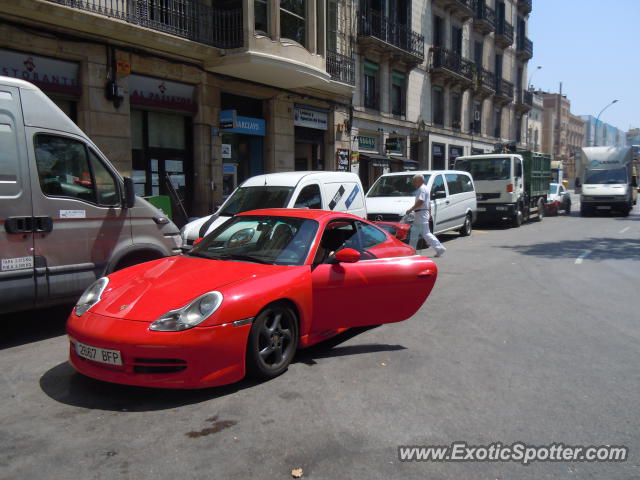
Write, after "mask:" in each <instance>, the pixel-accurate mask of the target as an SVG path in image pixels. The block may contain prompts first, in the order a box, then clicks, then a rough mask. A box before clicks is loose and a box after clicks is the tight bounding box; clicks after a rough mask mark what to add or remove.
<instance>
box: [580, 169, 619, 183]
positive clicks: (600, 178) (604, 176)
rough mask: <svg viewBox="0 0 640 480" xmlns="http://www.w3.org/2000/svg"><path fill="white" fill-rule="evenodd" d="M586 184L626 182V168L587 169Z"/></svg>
mask: <svg viewBox="0 0 640 480" xmlns="http://www.w3.org/2000/svg"><path fill="white" fill-rule="evenodd" d="M584 183H586V184H613V183H627V170H626V169H625V168H611V169H607V170H587V174H586V175H585V181H584Z"/></svg>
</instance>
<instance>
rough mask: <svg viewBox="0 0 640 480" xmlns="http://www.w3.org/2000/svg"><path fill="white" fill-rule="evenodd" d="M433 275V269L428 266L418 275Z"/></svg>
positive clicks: (421, 276)
mask: <svg viewBox="0 0 640 480" xmlns="http://www.w3.org/2000/svg"><path fill="white" fill-rule="evenodd" d="M432 275H433V271H432V270H431V269H429V268H427V269H426V270H423V271H421V272H420V273H418V275H417V276H418V277H420V278H424V277H430V276H432Z"/></svg>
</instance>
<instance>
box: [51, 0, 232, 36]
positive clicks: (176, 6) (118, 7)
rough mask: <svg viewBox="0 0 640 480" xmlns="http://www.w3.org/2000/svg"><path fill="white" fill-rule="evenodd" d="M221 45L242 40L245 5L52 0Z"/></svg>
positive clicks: (176, 0) (189, 1) (194, 1)
mask: <svg viewBox="0 0 640 480" xmlns="http://www.w3.org/2000/svg"><path fill="white" fill-rule="evenodd" d="M49 1H50V2H53V3H58V4H60V5H65V6H67V7H72V8H76V9H78V10H86V11H88V12H91V13H96V14H98V15H104V16H105V17H111V18H116V19H118V20H123V21H125V22H128V23H131V24H134V25H140V26H141V27H146V28H150V29H152V30H157V31H159V32H164V33H169V34H171V35H176V36H178V37H182V38H186V39H189V40H193V41H194V42H198V43H203V44H205V45H211V46H214V47H218V48H238V47H242V44H243V33H242V9H233V10H223V9H219V8H214V7H211V6H209V5H207V4H205V3H203V2H202V1H200V0H162V1H160V0H49Z"/></svg>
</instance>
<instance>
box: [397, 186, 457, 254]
mask: <svg viewBox="0 0 640 480" xmlns="http://www.w3.org/2000/svg"><path fill="white" fill-rule="evenodd" d="M412 181H413V186H414V187H416V189H417V190H416V202H415V204H414V205H413V207H411V208H410V209H409V210H407V215H409V214H410V213H412V212H415V218H414V220H413V228H412V229H411V245H412V246H413V247H414V248H416V247H417V245H418V235H419V234H421V235H422V238H424V240H425V242H427V244H428V245H429V246H430V247H433V248H434V249H435V250H436V254H435V255H434V256H435V257H441V256H442V255H443V254H444V252H445V251H446V250H447V249H446V248H444V247H443V246H442V244H441V243H440V242H439V241H438V239H437V238H436V236H435V235H434V234H433V233H431V230H430V229H429V217H430V215H429V214H430V211H431V198H430V195H429V189H427V186H426V185H425V184H424V177H423V176H422V175H420V174H416V175H414V176H413V179H412ZM416 249H417V248H416Z"/></svg>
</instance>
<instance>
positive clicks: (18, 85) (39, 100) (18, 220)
mask: <svg viewBox="0 0 640 480" xmlns="http://www.w3.org/2000/svg"><path fill="white" fill-rule="evenodd" d="M0 224H3V225H2V226H1V227H0V313H5V312H12V311H18V310H25V309H29V308H33V307H43V306H49V305H54V304H60V303H67V302H74V301H76V300H77V297H78V296H80V294H82V292H83V291H84V290H85V288H87V286H89V284H91V283H92V282H93V281H95V280H96V278H99V277H101V276H103V275H104V274H105V273H109V272H112V271H114V270H118V269H120V268H123V267H126V266H130V265H133V264H136V263H140V262H143V261H147V260H152V259H155V258H161V257H164V256H167V255H172V254H176V253H179V252H180V248H179V247H180V243H181V241H180V234H179V231H178V229H177V227H176V226H175V225H174V224H173V223H172V222H170V221H169V220H168V219H167V218H166V217H165V216H164V215H163V214H162V212H160V211H159V210H158V209H157V208H155V207H153V206H152V205H151V204H149V203H148V202H146V201H145V200H143V199H141V198H139V197H136V196H135V194H134V190H133V182H132V181H131V179H129V178H123V177H121V176H120V174H119V173H118V172H117V171H116V169H115V168H114V167H113V166H112V165H111V164H110V163H109V161H108V160H107V159H106V158H105V157H104V155H103V154H102V153H101V152H100V150H99V149H98V148H97V147H96V146H95V144H94V143H93V142H92V141H91V140H90V139H89V137H87V136H86V135H85V134H84V133H83V132H82V130H80V129H79V128H78V127H77V126H76V125H75V124H74V123H73V122H72V121H71V120H70V119H69V118H68V117H67V116H66V115H65V114H64V113H63V112H62V111H61V110H60V109H59V108H58V107H57V106H56V105H55V104H54V103H53V102H52V101H51V100H50V99H49V98H48V97H47V96H46V95H45V94H44V93H42V92H41V91H40V90H39V89H38V88H37V87H35V86H34V85H32V84H30V83H28V82H24V81H22V80H16V79H13V78H7V77H1V76H0Z"/></svg>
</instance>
